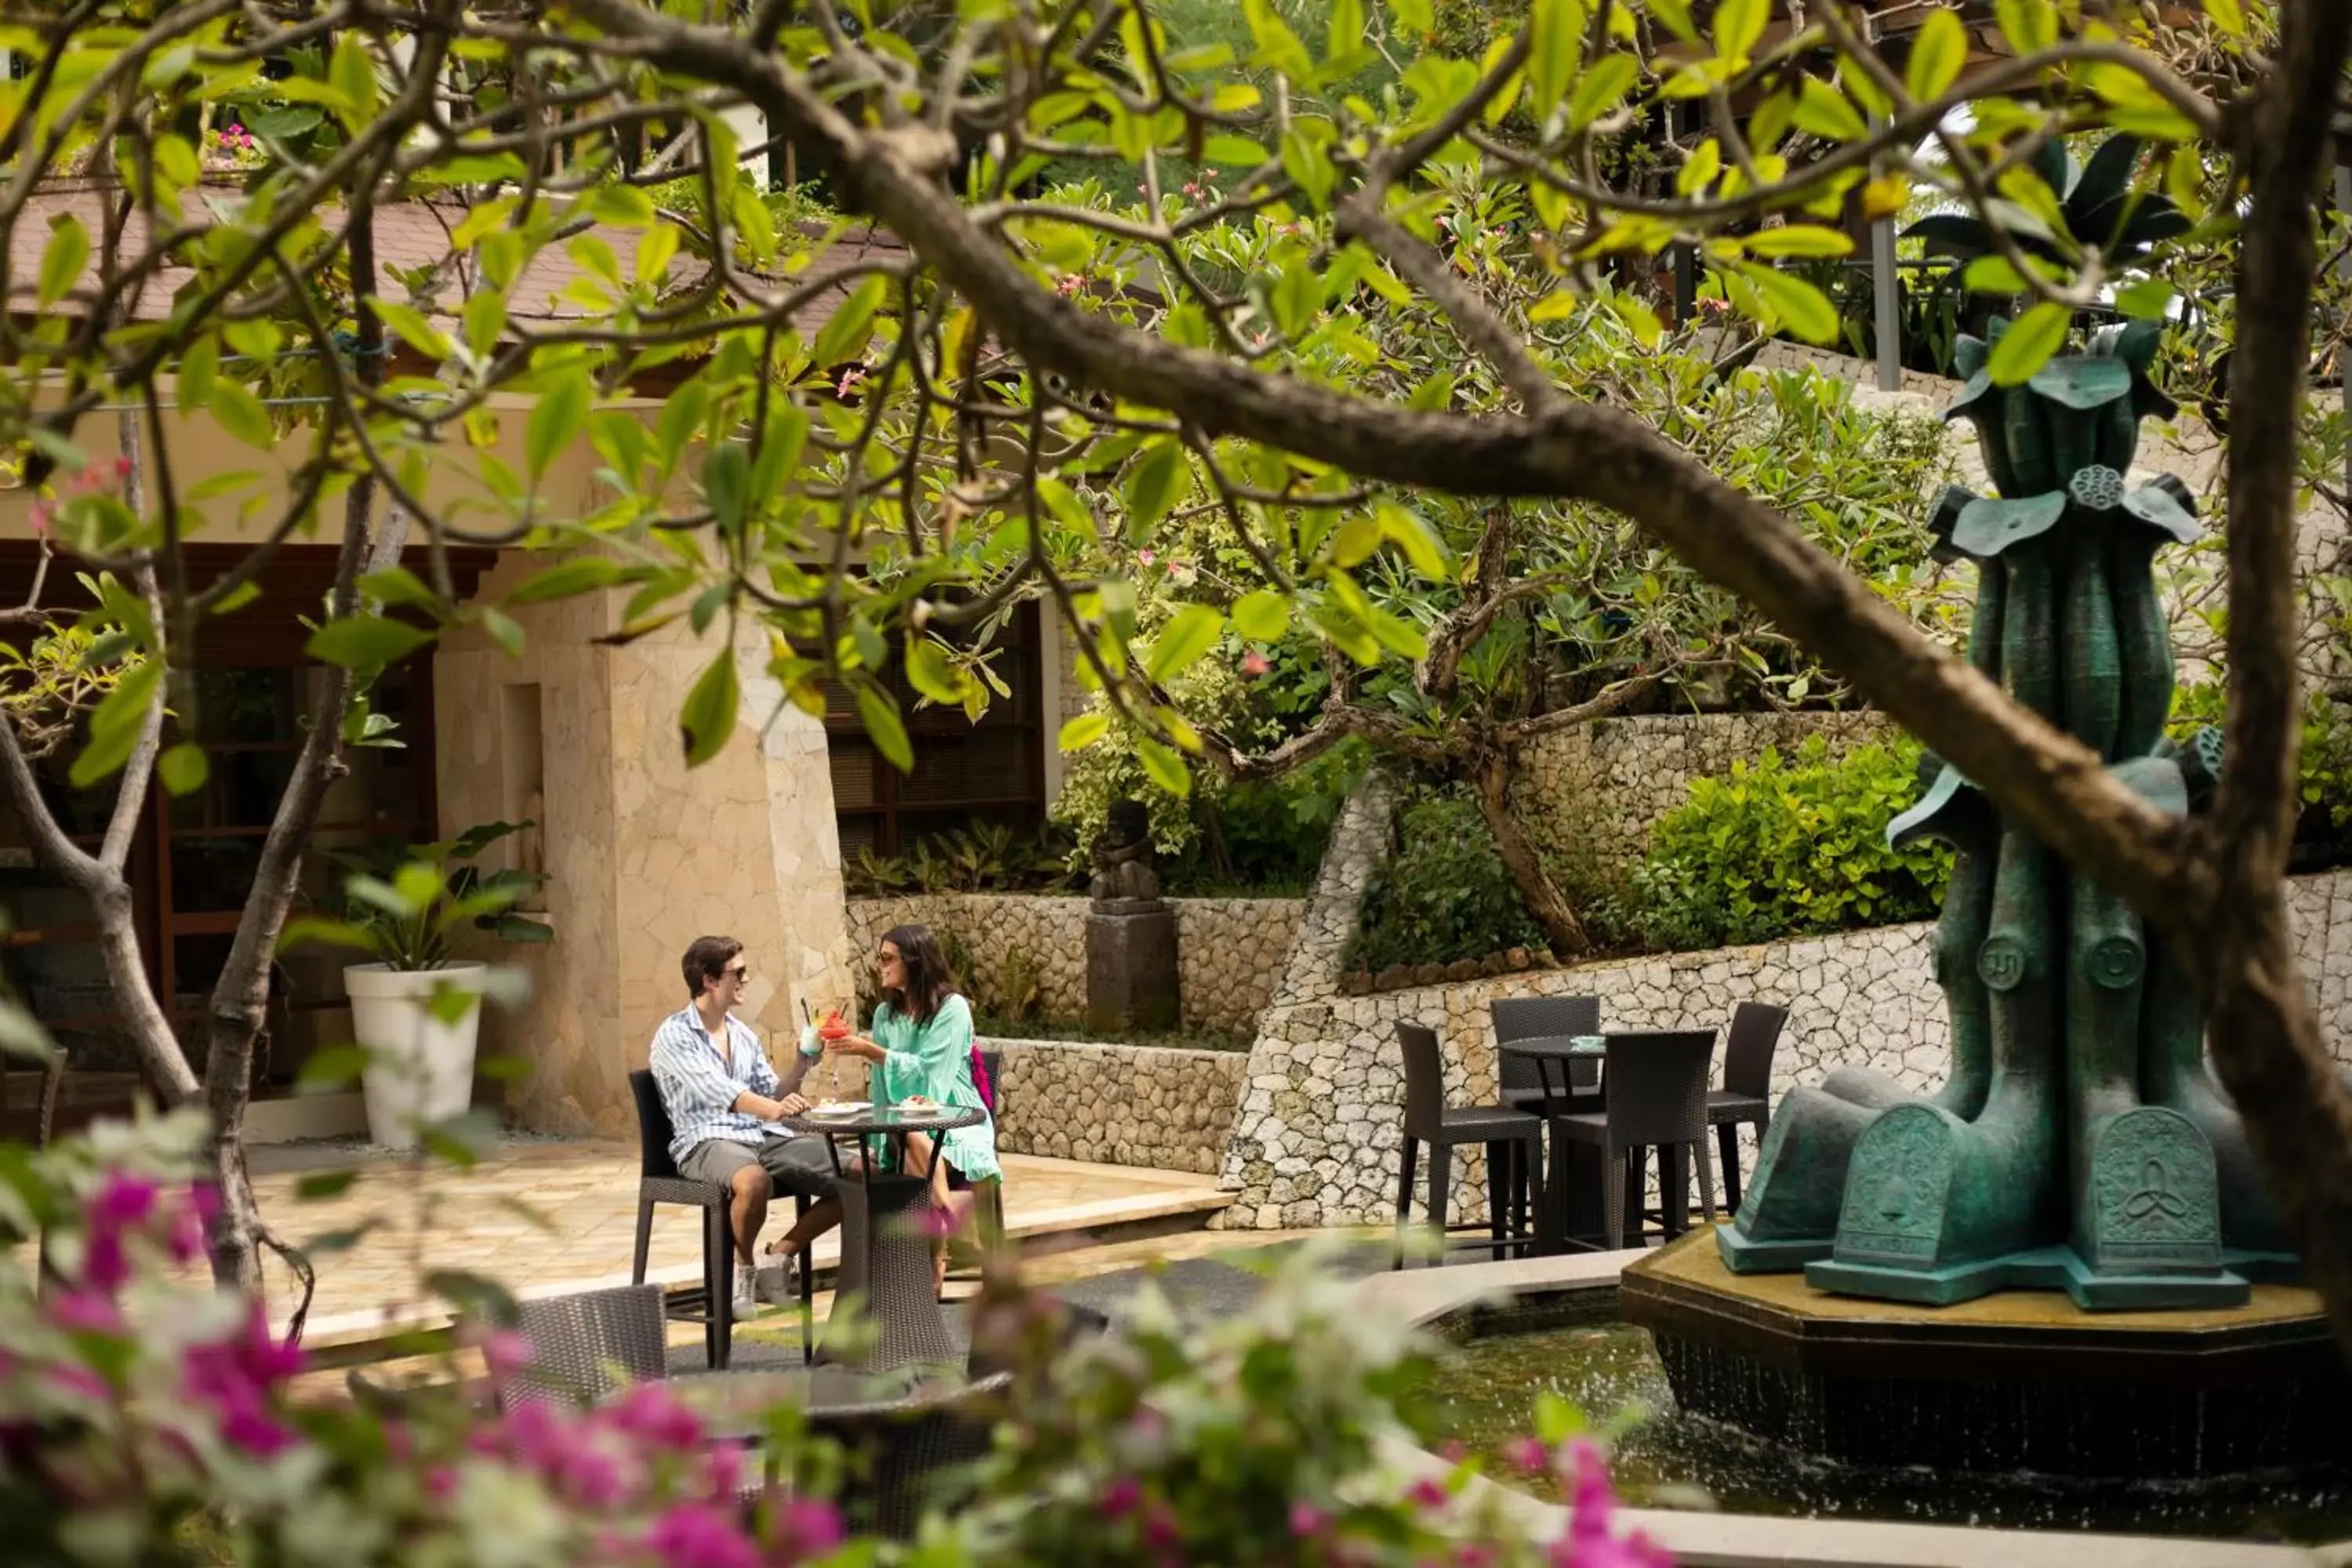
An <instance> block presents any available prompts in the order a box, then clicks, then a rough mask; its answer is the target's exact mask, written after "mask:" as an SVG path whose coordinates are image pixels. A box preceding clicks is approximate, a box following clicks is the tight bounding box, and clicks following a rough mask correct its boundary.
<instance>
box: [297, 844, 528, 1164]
mask: <svg viewBox="0 0 2352 1568" xmlns="http://www.w3.org/2000/svg"><path fill="white" fill-rule="evenodd" d="M526 826H530V825H529V824H527V823H508V822H497V823H491V824H489V825H488V826H481V827H474V828H468V829H467V831H466V832H464V833H463V834H460V835H459V836H458V837H456V838H453V839H447V840H445V841H443V842H441V843H437V844H422V845H415V846H409V847H403V848H401V849H399V850H398V851H397V852H396V854H395V857H394V864H393V868H392V869H390V870H389V872H388V873H387V872H385V871H384V870H383V869H382V865H383V863H382V862H381V861H379V862H378V863H377V868H375V869H362V868H355V869H354V870H353V871H352V875H351V876H350V878H349V879H347V880H346V881H345V883H344V889H345V893H346V897H347V903H346V909H345V918H344V919H343V920H341V921H304V922H302V924H301V929H300V931H299V935H302V936H308V937H314V938H321V939H324V940H327V941H331V942H339V943H341V944H342V945H344V946H347V947H353V948H357V949H359V950H361V951H362V952H370V953H373V955H374V958H373V962H372V963H354V964H352V965H350V966H349V967H347V968H346V969H345V970H344V971H343V987H344V990H345V992H346V993H347V994H349V995H350V997H351V1003H352V1034H353V1035H354V1036H355V1037H356V1038H357V1040H358V1043H359V1044H360V1046H361V1047H363V1048H364V1049H365V1051H366V1053H367V1060H366V1065H365V1066H364V1067H363V1068H362V1069H361V1074H360V1083H361V1088H362V1091H363V1092H364V1094H365V1097H366V1100H367V1120H368V1136H369V1137H370V1138H371V1139H373V1141H374V1142H378V1143H381V1144H384V1145H387V1146H389V1147H392V1148H408V1147H411V1146H413V1145H414V1144H415V1142H417V1140H418V1137H419V1135H420V1134H421V1133H422V1131H424V1130H425V1129H426V1128H429V1127H431V1126H433V1125H435V1124H436V1123H438V1122H442V1121H447V1120H448V1119H449V1118H451V1117H454V1116H457V1115H458V1114H460V1113H462V1112H463V1111H464V1110H466V1109H467V1105H468V1104H469V1103H470V1102H471V1100H472V1098H473V1088H474V1049H475V1045H476V1042H477V1040H478V1037H479V1034H480V1029H481V1016H482V1014H481V999H482V994H483V993H484V992H485V990H487V989H488V983H489V979H490V967H489V965H488V964H486V963H481V962H480V961H478V960H475V959H467V958H460V957H458V956H457V955H456V953H455V952H454V951H453V948H452V942H453V941H454V939H455V938H457V936H458V935H459V934H460V933H462V932H464V931H467V930H478V931H488V933H490V934H491V935H493V936H495V937H498V938H499V939H501V940H503V941H507V942H547V941H549V940H550V939H551V935H552V932H551V931H550V930H549V928H548V927H547V926H546V925H544V924H542V923H541V922H540V921H532V920H526V919H524V918H522V917H521V916H520V915H519V914H517V913H515V912H514V911H515V908H516V906H517V904H519V903H520V902H522V901H523V900H526V899H527V898H529V897H530V895H532V894H534V893H535V892H537V891H538V889H539V888H540V887H541V885H542V884H543V883H544V882H545V881H546V880H547V879H546V877H545V876H544V875H543V874H541V873H540V872H538V871H530V870H484V869H482V868H480V867H478V866H477V865H476V864H475V863H474V862H475V860H476V858H478V856H479V855H480V854H481V852H482V851H483V850H485V849H487V848H488V847H490V846H491V845H493V844H496V843H498V842H499V840H500V839H503V838H505V837H508V836H509V835H511V834H515V833H519V832H520V831H522V829H523V828H524V827H526ZM345 863H346V864H350V862H349V861H346V862H345ZM297 934H298V933H297V932H296V931H291V930H289V933H288V935H289V939H291V938H293V937H294V936H296V935H297Z"/></svg>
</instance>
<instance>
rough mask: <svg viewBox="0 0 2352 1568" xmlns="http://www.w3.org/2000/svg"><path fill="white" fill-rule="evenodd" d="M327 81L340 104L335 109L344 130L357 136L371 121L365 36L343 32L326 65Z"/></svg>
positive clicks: (371, 74) (371, 68)
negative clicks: (331, 85)
mask: <svg viewBox="0 0 2352 1568" xmlns="http://www.w3.org/2000/svg"><path fill="white" fill-rule="evenodd" d="M327 79H328V81H330V82H331V83H332V84H333V86H334V89H335V92H336V94H337V95H338V96H339V97H340V98H341V100H342V102H341V103H339V104H337V105H335V112H336V113H337V114H338V115H340V116H341V118H342V121H343V124H344V126H345V128H346V129H348V130H351V131H352V132H357V131H358V130H359V129H360V128H361V127H362V126H363V125H365V124H367V122H368V121H371V120H373V119H374V118H375V109H376V93H375V61H373V59H371V58H368V52H367V35H366V34H365V33H363V32H362V31H360V30H359V29H358V28H356V27H352V28H346V29H344V31H343V33H342V36H341V38H340V39H339V40H338V41H337V43H336V45H335V53H334V57H333V58H331V60H330V61H329V62H328V64H327Z"/></svg>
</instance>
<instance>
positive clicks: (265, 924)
mask: <svg viewBox="0 0 2352 1568" xmlns="http://www.w3.org/2000/svg"><path fill="white" fill-rule="evenodd" d="M350 235H351V264H352V287H353V290H354V293H355V296H356V298H357V299H359V300H361V301H362V303H361V304H360V306H359V307H358V315H357V321H358V332H357V337H358V353H357V356H356V367H355V369H354V371H353V373H352V374H353V378H354V379H355V380H356V381H357V382H358V383H359V384H360V385H361V387H362V389H363V390H366V389H372V388H373V387H374V386H375V385H376V384H378V383H380V382H381V381H382V380H383V323H382V322H381V321H380V320H379V319H378V318H377V316H376V313H375V312H374V311H373V310H371V309H369V308H368V307H367V305H366V304H365V302H364V301H365V300H367V298H368V296H369V295H370V294H371V293H372V292H373V290H374V289H375V247H374V219H373V210H372V209H371V208H370V207H369V206H368V205H367V203H366V201H365V199H364V197H362V200H360V201H358V202H356V203H354V210H353V213H352V224H351V228H350ZM319 347H320V351H321V352H323V353H334V352H335V348H334V345H333V344H331V343H321V344H320V345H319ZM376 489H377V486H376V483H375V480H374V479H373V476H370V475H368V474H364V473H363V474H362V475H361V476H360V477H359V478H358V479H356V480H354V481H353V483H352V488H351V490H350V492H349V494H348V495H347V496H346V497H345V500H344V508H343V542H342V552H341V555H340V556H338V557H337V560H336V563H335V584H334V589H333V595H332V600H331V613H332V615H333V616H337V617H340V616H348V615H351V614H352V613H353V612H354V611H355V610H357V609H358V608H359V607H360V605H359V596H360V595H359V590H358V583H359V580H360V578H361V577H362V575H363V574H367V573H370V572H374V571H379V570H382V569H383V568H385V567H388V566H391V565H393V564H394V563H397V562H398V561H399V559H400V551H401V546H402V544H403V543H404V542H405V539H406V535H407V526H406V519H405V517H404V515H403V514H402V513H401V512H400V511H399V510H398V509H397V508H394V509H391V512H390V515H389V516H388V517H387V518H386V519H385V521H384V523H383V528H382V530H381V531H380V532H379V531H375V530H374V529H373V513H374V510H375V505H374V502H375V495H376ZM322 675H323V679H321V680H320V686H319V692H318V695H317V697H316V698H315V699H314V700H313V701H312V702H311V705H310V732H309V733H308V734H307V735H305V736H304V737H303V740H302V750H301V752H300V754H299V757H298V758H297V759H296V761H295V764H294V773H293V776H292V777H291V778H290V779H289V781H288V783H287V785H286V793H285V794H283V795H280V796H279V797H278V810H277V813H276V815H275V816H272V818H271V819H270V824H269V834H268V837H266V838H265V839H263V841H262V847H261V855H260V858H259V860H258V861H257V865H256V868H255V870H254V878H253V887H252V889H251V891H250V892H248V893H247V896H246V900H245V908H244V910H243V911H242V912H241V913H240V914H239V916H238V919H237V925H236V938H235V940H234V942H232V943H231V944H230V947H229V956H228V962H227V963H226V964H224V965H223V966H222V968H221V974H220V980H219V982H218V984H215V986H214V987H213V994H212V1001H211V1005H210V1006H209V1008H208V1009H207V1011H206V1018H205V1036H206V1042H207V1046H206V1055H205V1109H206V1110H208V1111H209V1112H210V1113H211V1117H212V1143H211V1145H210V1149H209V1155H210V1162H211V1164H212V1167H213V1171H214V1173H215V1177H216V1178H217V1179H218V1181H219V1184H220V1195H221V1209H220V1217H219V1220H218V1222H217V1223H216V1224H215V1226H214V1227H213V1234H212V1237H211V1246H212V1266H213V1278H214V1279H215V1280H216V1281H218V1282H219V1283H220V1284H222V1285H224V1286H227V1287H230V1288H233V1289H239V1290H244V1291H248V1292H252V1291H258V1290H259V1289H261V1284H262V1279H261V1252H260V1249H261V1247H262V1246H263V1245H264V1244H268V1245H270V1246H272V1247H277V1248H278V1251H279V1252H280V1253H281V1254H282V1255H285V1256H287V1258H288V1261H289V1263H293V1264H294V1266H295V1267H296V1268H297V1269H298V1270H299V1269H301V1268H304V1267H305V1266H304V1265H302V1264H300V1263H299V1262H296V1261H295V1259H294V1258H293V1257H292V1255H291V1253H290V1251H289V1249H287V1248H286V1247H283V1246H282V1245H281V1244H279V1243H278V1241H277V1240H276V1238H275V1237H272V1236H271V1235H270V1233H269V1231H268V1227H267V1226H264V1225H263V1223H262V1220H261V1215H260V1211H259V1208H258V1207H257V1205H256V1204H255V1202H254V1196H253V1184H252V1182H251V1180H250V1178H249V1177H248V1175H247V1171H246V1163H245V1111H246V1106H247V1103H248V1102H249V1101H250V1100H251V1099H252V1094H253V1058H254V1047H255V1045H256V1043H257V1041H258V1040H259V1038H260V1037H261V1031H262V1030H263V1028H264V1027H266V1026H267V1025H268V1008H269V970H270V962H271V960H272V958H273V957H274V956H275V955H276V953H277V951H278V936H279V935H280V933H282V932H283V931H284V930H285V929H286V918H287V916H288V914H289V912H290V911H291V910H292V909H293V906H294V900H295V898H296V896H297V895H298V894H299V891H300V889H301V877H302V854H303V850H304V849H305V848H306V847H308V846H309V844H310V833H311V829H312V828H313V827H314V826H316V825H317V823H318V820H319V812H320V807H321V806H323V805H325V803H326V798H327V787H328V785H329V784H331V782H332V781H333V780H334V779H335V777H336V776H337V775H338V774H340V773H342V772H343V771H344V767H343V719H344V716H345V715H346V714H347V713H349V712H350V710H351V703H352V673H351V671H349V670H347V669H343V668H340V667H336V666H327V667H324V668H323V669H322ZM305 1305H306V1307H307V1300H306V1303H305Z"/></svg>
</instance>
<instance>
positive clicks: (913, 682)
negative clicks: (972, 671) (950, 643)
mask: <svg viewBox="0 0 2352 1568" xmlns="http://www.w3.org/2000/svg"><path fill="white" fill-rule="evenodd" d="M907 684H908V685H909V686H911V687H913V688H914V689H915V690H916V691H917V692H918V693H919V694H920V695H922V696H924V697H928V698H929V699H930V700H932V701H934V702H937V703H940V704H942V705H944V706H947V707H950V708H951V707H953V706H955V705H956V704H957V703H959V702H961V701H962V700H963V698H964V687H965V685H966V681H965V680H964V679H962V678H961V676H959V675H958V673H957V672H956V671H955V670H954V669H953V668H950V665H949V664H948V656H947V650H946V648H945V647H942V646H941V645H940V641H939V639H938V638H936V637H910V638H909V639H908V643H907Z"/></svg>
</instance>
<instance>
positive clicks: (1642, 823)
mask: <svg viewBox="0 0 2352 1568" xmlns="http://www.w3.org/2000/svg"><path fill="white" fill-rule="evenodd" d="M1894 732H1895V730H1894V726H1892V725H1891V724H1889V723H1888V722H1887V721H1885V718H1884V717H1882V716H1881V715H1878V714H1875V713H1657V714H1643V715H1641V716H1638V717H1635V718H1632V719H1602V720H1599V721H1595V722H1593V723H1591V724H1587V725H1584V726H1582V727H1580V728H1579V729H1574V730H1567V731H1560V732H1559V733H1557V734H1551V735H1545V736H1542V737H1540V738H1538V740H1536V741H1534V742H1530V743H1529V744H1528V745H1527V746H1525V747H1522V748H1521V749H1520V752H1519V774H1518V780H1517V784H1516V786H1515V787H1514V789H1513V791H1512V798H1513V799H1514V800H1515V801H1516V802H1517V805H1518V810H1519V817H1520V820H1521V821H1523V822H1525V823H1526V824H1527V825H1528V831H1529V833H1531V834H1532V835H1534V837H1535V838H1536V840H1537V841H1538V843H1540V844H1541V845H1542V846H1543V847H1545V848H1546V849H1548V850H1549V851H1551V852H1552V853H1553V854H1556V855H1561V856H1565V857H1569V858H1571V859H1572V860H1576V861H1578V862H1579V863H1582V862H1583V861H1586V860H1590V861H1592V862H1594V863H1596V864H1600V865H1611V864H1622V863H1625V862H1629V861H1632V860H1636V859H1639V858H1641V855H1642V851H1643V848H1644V847H1646V846H1647V844H1648V841H1649V836H1650V825H1651V824H1652V823H1654V822H1655V821H1657V820H1658V818H1660V817H1661V816H1664V815H1665V814H1666V813H1667V812H1669V811H1672V810H1673V809H1674V808H1675V807H1676V806H1678V805H1682V804H1683V802H1684V801H1685V800H1687V799H1688V798H1689V796H1690V784H1691V780H1693V779H1695V778H1703V777H1713V776H1720V775H1722V774H1725V773H1729V772H1730V771H1731V764H1732V763H1739V762H1748V761H1751V760H1753V759H1754V758H1756V757H1758V756H1759V755H1761V754H1762V753H1763V752H1764V751H1765V749H1766V748H1767V747H1777V748H1779V750H1780V753H1781V755H1782V756H1783V757H1787V756H1790V755H1792V754H1794V752H1796V750H1797V749H1798V748H1799V747H1800V746H1801V745H1803V744H1804V743H1805V742H1806V741H1807V740H1808V739H1810V738H1811V737H1812V736H1815V735H1818V736H1820V737H1821V738H1822V740H1823V742H1826V743H1827V744H1828V746H1829V749H1830V753H1831V754H1832V756H1835V755H1838V754H1840V753H1842V752H1845V751H1847V750H1848V749H1850V748H1852V747H1854V746H1858V745H1862V744H1864V743H1866V742H1872V741H1882V740H1885V739H1886V738H1887V737H1888V736H1890V735H1892V734H1893V733H1894Z"/></svg>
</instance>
